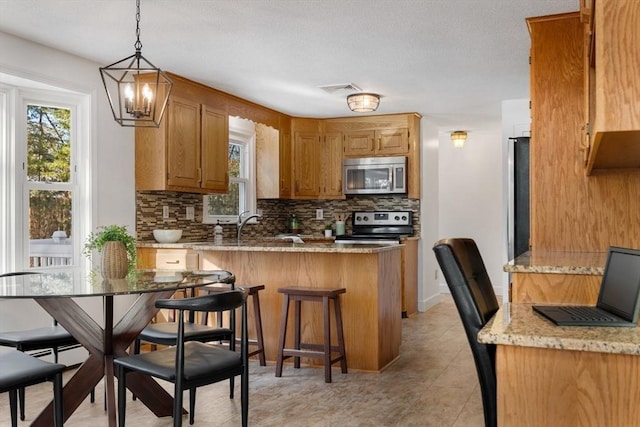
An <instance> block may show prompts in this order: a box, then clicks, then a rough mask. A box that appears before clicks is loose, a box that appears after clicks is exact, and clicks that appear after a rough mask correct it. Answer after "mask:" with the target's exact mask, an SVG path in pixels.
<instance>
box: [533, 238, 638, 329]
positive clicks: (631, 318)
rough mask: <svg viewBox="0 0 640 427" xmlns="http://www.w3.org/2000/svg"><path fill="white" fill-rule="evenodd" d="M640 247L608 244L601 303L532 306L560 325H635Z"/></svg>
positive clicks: (601, 288) (599, 299)
mask: <svg viewBox="0 0 640 427" xmlns="http://www.w3.org/2000/svg"><path fill="white" fill-rule="evenodd" d="M639 297H640V250H635V249H627V248H618V247H615V246H612V247H610V248H609V254H608V255H607V263H606V265H605V268H604V274H603V276H602V284H601V286H600V293H599V294H598V303H597V304H596V306H595V307H592V306H584V305H534V306H533V310H534V311H535V312H537V313H539V314H541V315H542V316H544V317H546V318H547V319H549V320H551V321H552V322H554V323H555V324H556V325H560V326H632V327H633V326H636V325H637V323H638V311H639V309H640V298H639Z"/></svg>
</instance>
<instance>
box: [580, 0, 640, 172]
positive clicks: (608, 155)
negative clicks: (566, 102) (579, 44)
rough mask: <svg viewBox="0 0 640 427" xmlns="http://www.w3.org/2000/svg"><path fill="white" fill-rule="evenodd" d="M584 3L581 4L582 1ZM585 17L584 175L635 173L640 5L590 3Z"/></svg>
mask: <svg viewBox="0 0 640 427" xmlns="http://www.w3.org/2000/svg"><path fill="white" fill-rule="evenodd" d="M585 1H586V0H585ZM590 3H591V2H586V3H585V5H584V7H583V8H582V10H583V15H584V16H587V13H589V14H590V17H591V19H592V21H589V20H587V22H586V23H585V25H590V26H591V28H590V29H589V30H588V31H590V39H585V43H589V47H588V49H589V52H590V53H591V58H590V59H589V61H588V62H587V63H586V66H587V67H588V68H587V70H586V72H585V76H586V78H588V79H589V80H590V81H589V83H588V87H589V92H587V96H588V98H589V99H588V100H587V101H586V103H587V105H589V106H590V109H591V110H592V112H591V113H590V115H589V119H590V123H589V128H590V134H591V135H590V136H591V142H590V147H589V157H588V162H587V173H591V172H592V170H594V169H612V168H640V144H638V140H640V79H639V78H638V70H639V69H640V25H639V23H640V2H639V1H637V0H594V1H593V6H592V7H590V6H591V4H590Z"/></svg>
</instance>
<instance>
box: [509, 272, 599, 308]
mask: <svg viewBox="0 0 640 427" xmlns="http://www.w3.org/2000/svg"><path fill="white" fill-rule="evenodd" d="M601 281H602V276H600V275H585V274H550V273H512V274H511V302H514V303H562V304H586V305H595V304H596V302H597V301H598V293H599V292H600V282H601Z"/></svg>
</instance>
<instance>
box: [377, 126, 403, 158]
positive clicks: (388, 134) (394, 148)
mask: <svg viewBox="0 0 640 427" xmlns="http://www.w3.org/2000/svg"><path fill="white" fill-rule="evenodd" d="M375 138H376V144H377V145H376V154H378V155H387V154H389V155H394V154H407V153H408V152H409V130H408V129H406V128H400V129H382V130H378V131H376V136H375Z"/></svg>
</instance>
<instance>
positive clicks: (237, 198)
mask: <svg viewBox="0 0 640 427" xmlns="http://www.w3.org/2000/svg"><path fill="white" fill-rule="evenodd" d="M255 146H256V135H255V125H254V123H253V122H252V121H250V120H246V119H241V118H239V117H229V152H228V153H229V154H228V161H229V192H228V193H227V194H210V195H206V196H204V199H203V202H204V203H203V205H204V212H203V216H202V217H203V220H202V222H204V223H207V224H215V223H217V222H218V221H220V223H221V224H230V223H235V222H236V221H237V220H238V215H240V213H242V212H244V211H250V212H255V209H256V178H255Z"/></svg>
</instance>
